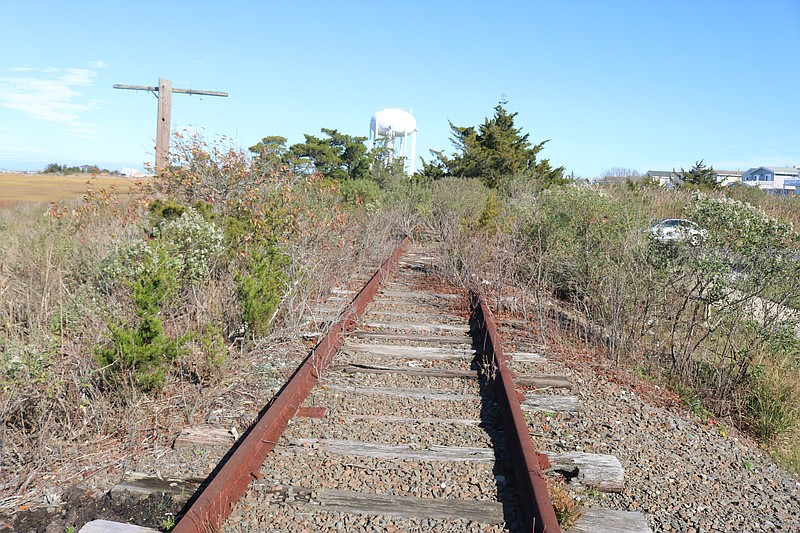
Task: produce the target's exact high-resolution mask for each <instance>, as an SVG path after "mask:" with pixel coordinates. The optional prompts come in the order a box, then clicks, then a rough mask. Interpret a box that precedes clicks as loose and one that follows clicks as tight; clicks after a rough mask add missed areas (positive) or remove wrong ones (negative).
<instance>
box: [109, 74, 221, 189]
mask: <svg viewBox="0 0 800 533" xmlns="http://www.w3.org/2000/svg"><path fill="white" fill-rule="evenodd" d="M114 88H115V89H130V90H133V91H150V92H151V93H153V94H155V95H156V98H158V127H157V128H156V174H158V173H159V172H161V171H163V170H164V169H165V168H167V166H168V165H169V135H170V116H171V114H172V93H182V94H199V95H202V96H223V97H226V96H228V93H223V92H220V91H196V90H194V89H173V88H172V82H171V81H169V80H165V79H164V78H158V87H150V86H149V85H122V84H120V83H118V84H116V85H114Z"/></svg>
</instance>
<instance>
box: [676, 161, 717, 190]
mask: <svg viewBox="0 0 800 533" xmlns="http://www.w3.org/2000/svg"><path fill="white" fill-rule="evenodd" d="M676 174H677V181H678V183H677V185H678V186H679V187H692V188H696V189H712V190H715V189H719V186H720V185H719V182H718V181H717V173H716V172H714V167H707V166H706V165H705V164H704V163H703V160H702V159H701V160H700V161H697V162H696V163H695V164H694V166H693V167H692V168H691V169H689V170H688V171H686V170H683V168H682V167H681V171H680V172H678V173H676Z"/></svg>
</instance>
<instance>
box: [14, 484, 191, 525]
mask: <svg viewBox="0 0 800 533" xmlns="http://www.w3.org/2000/svg"><path fill="white" fill-rule="evenodd" d="M183 505H184V503H183V502H176V501H174V500H173V499H172V498H171V497H170V496H169V495H155V494H154V495H151V496H149V497H147V498H141V497H139V496H138V495H131V494H129V493H127V492H123V493H99V494H92V493H87V492H86V491H85V490H83V489H81V488H78V487H74V488H72V489H70V490H68V491H67V492H66V493H65V494H64V495H63V498H62V501H61V503H60V504H59V505H58V506H53V507H52V508H41V509H34V510H23V511H19V512H17V513H15V514H14V516H11V517H2V516H0V532H3V533H5V532H14V533H34V532H35V533H51V532H52V533H56V532H58V533H63V532H65V531H75V532H77V531H79V530H80V528H81V527H83V526H84V525H85V524H86V523H87V522H90V521H92V520H110V521H115V522H126V523H133V524H137V525H139V526H143V527H150V528H153V529H157V530H161V531H167V530H168V529H169V528H170V527H171V526H172V525H174V521H172V520H173V517H174V516H175V515H176V514H178V512H179V511H180V510H181V508H182V507H183Z"/></svg>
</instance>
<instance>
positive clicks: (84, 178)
mask: <svg viewBox="0 0 800 533" xmlns="http://www.w3.org/2000/svg"><path fill="white" fill-rule="evenodd" d="M136 185H137V182H136V180H133V179H131V178H125V177H122V176H112V175H110V174H99V175H96V176H93V175H91V174H70V175H67V176H57V175H54V174H6V173H0V207H8V206H10V205H12V204H14V203H17V202H56V201H59V200H76V199H79V198H81V197H82V196H83V195H84V194H86V192H87V188H88V187H90V186H91V187H92V188H93V189H94V190H95V191H97V190H100V189H107V190H108V189H111V188H115V189H116V191H117V192H118V193H123V194H124V193H127V192H129V191H130V190H131V189H132V188H134V187H136Z"/></svg>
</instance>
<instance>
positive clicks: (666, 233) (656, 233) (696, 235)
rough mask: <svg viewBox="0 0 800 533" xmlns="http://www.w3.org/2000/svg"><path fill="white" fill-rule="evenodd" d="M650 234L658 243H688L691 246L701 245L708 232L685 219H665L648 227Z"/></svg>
mask: <svg viewBox="0 0 800 533" xmlns="http://www.w3.org/2000/svg"><path fill="white" fill-rule="evenodd" d="M650 234H651V235H652V236H653V237H654V238H655V239H656V240H657V241H659V242H662V243H670V242H688V243H689V244H691V245H692V246H697V245H698V244H700V243H702V242H703V241H704V240H705V238H706V237H707V236H708V232H707V231H706V230H704V229H703V228H701V227H700V226H698V225H697V224H695V223H694V222H692V221H691V220H686V219H685V218H666V219H664V220H662V221H660V222H656V223H655V224H653V225H652V226H651V227H650Z"/></svg>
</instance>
